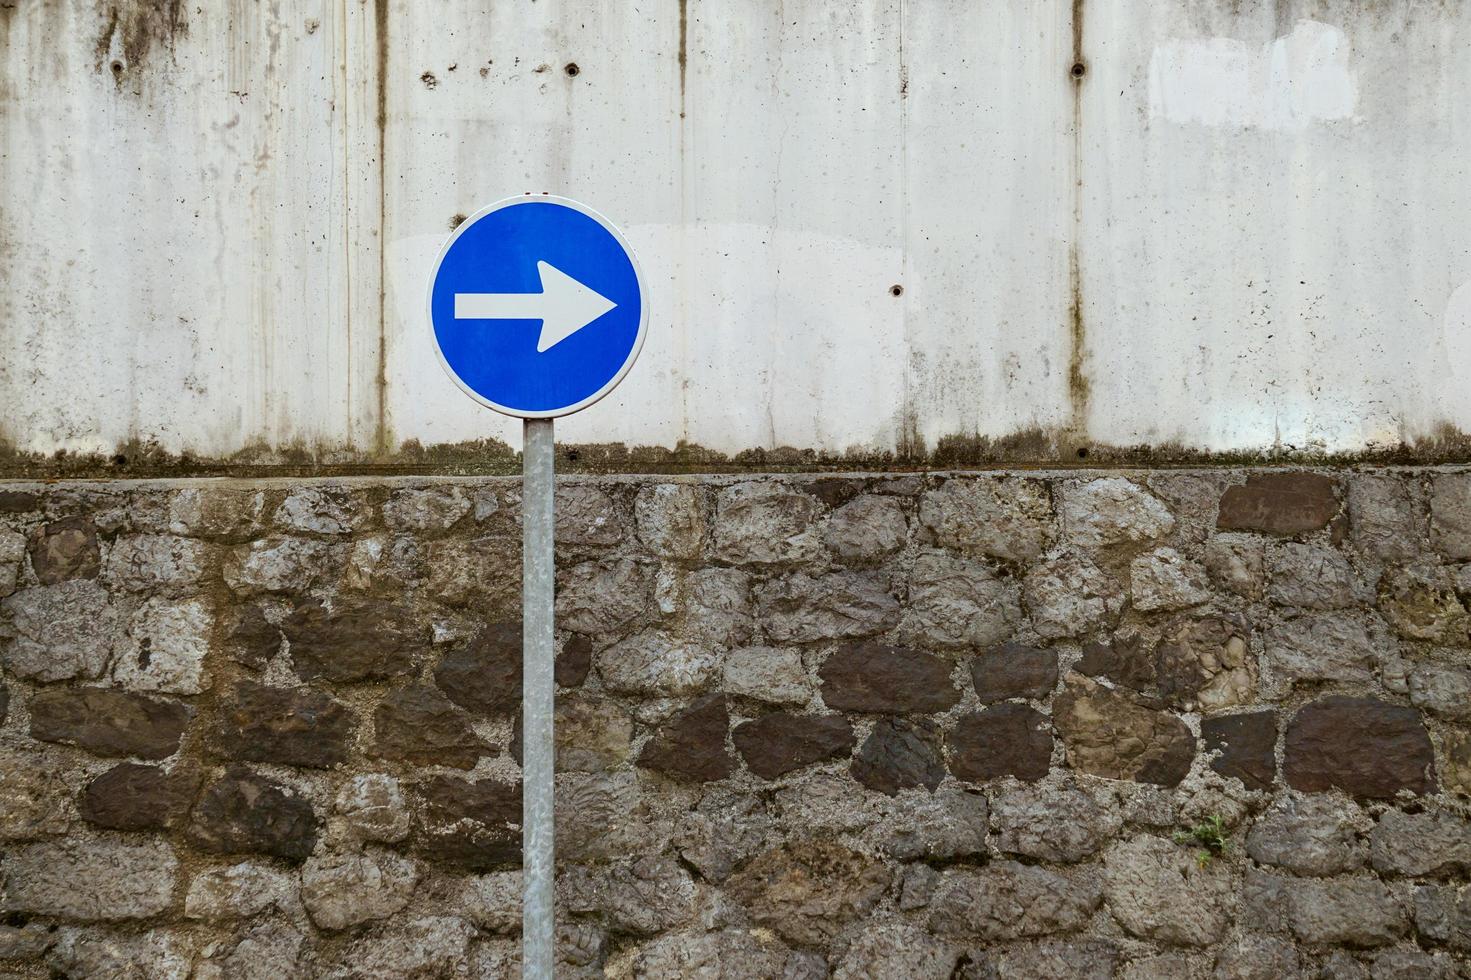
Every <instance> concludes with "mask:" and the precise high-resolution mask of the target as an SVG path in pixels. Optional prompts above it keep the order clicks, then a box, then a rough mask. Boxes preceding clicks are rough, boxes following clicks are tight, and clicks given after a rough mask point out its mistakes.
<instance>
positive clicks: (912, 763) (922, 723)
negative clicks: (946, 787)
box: [849, 718, 945, 796]
mask: <svg viewBox="0 0 1471 980" xmlns="http://www.w3.org/2000/svg"><path fill="white" fill-rule="evenodd" d="M849 771H850V772H851V773H852V774H853V778H854V779H856V780H858V781H859V782H860V783H862V784H863V785H864V786H867V787H868V788H869V789H872V790H877V791H878V792H880V793H883V794H885V795H887V796H893V795H894V794H896V793H898V792H899V791H900V790H901V789H917V788H919V787H921V786H922V787H924V788H925V789H927V790H930V791H932V792H933V791H934V789H935V787H936V786H939V785H940V781H941V780H942V779H944V778H945V764H944V762H943V761H942V760H941V758H940V736H939V731H938V729H937V728H936V726H935V724H934V723H933V722H932V721H929V720H926V719H920V720H910V719H906V718H881V719H879V720H878V721H876V722H874V726H873V731H871V732H870V733H869V736H868V738H866V739H864V741H863V745H862V747H861V748H859V750H858V753H857V755H855V756H854V757H853V764H852V765H851V766H850V767H849Z"/></svg>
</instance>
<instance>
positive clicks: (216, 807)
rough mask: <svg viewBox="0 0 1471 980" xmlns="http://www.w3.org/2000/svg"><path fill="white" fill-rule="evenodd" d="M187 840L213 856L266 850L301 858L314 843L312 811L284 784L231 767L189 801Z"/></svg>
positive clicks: (281, 855) (315, 831)
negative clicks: (189, 815) (190, 811)
mask: <svg viewBox="0 0 1471 980" xmlns="http://www.w3.org/2000/svg"><path fill="white" fill-rule="evenodd" d="M189 840H190V841H191V842H192V843H193V844H194V845H195V846H196V847H199V848H201V849H203V850H206V851H213V852H214V853H216V854H239V853H258V854H271V855H274V856H275V857H279V858H285V859H286V860H288V861H302V860H305V859H306V858H307V856H309V855H310V854H311V853H312V849H313V848H315V847H316V846H317V819H316V813H315V812H313V810H312V805H311V804H310V803H309V802H307V801H306V800H304V799H302V798H301V797H299V796H296V795H295V794H294V793H292V791H290V790H288V789H287V788H286V787H284V786H282V785H280V784H279V783H275V782H272V781H271V780H269V779H266V778H265V777H263V776H257V775H255V774H254V773H252V772H251V771H250V770H248V769H245V768H244V767H241V766H235V767H232V768H231V769H230V770H229V772H227V773H225V775H224V776H223V777H221V778H220V779H218V780H216V781H215V782H214V783H212V784H210V786H209V787H208V788H206V789H205V791H204V795H203V796H201V797H200V799H199V802H198V803H196V804H195V805H194V812H193V815H192V819H191V821H190V825H189Z"/></svg>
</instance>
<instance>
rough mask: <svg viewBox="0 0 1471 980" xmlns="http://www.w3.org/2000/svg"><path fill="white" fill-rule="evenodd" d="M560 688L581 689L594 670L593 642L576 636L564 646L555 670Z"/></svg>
mask: <svg viewBox="0 0 1471 980" xmlns="http://www.w3.org/2000/svg"><path fill="white" fill-rule="evenodd" d="M554 670H555V672H556V677H557V685H558V686H559V687H581V686H582V683H583V681H585V680H587V675H588V672H589V671H590V670H592V640H589V639H588V638H587V637H585V636H583V635H582V634H580V633H579V634H576V635H574V636H571V637H569V638H568V639H567V642H566V643H564V644H563V645H562V652H561V653H559V654H557V663H556V667H555V668H554Z"/></svg>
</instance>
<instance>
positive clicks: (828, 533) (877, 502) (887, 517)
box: [822, 496, 909, 564]
mask: <svg viewBox="0 0 1471 980" xmlns="http://www.w3.org/2000/svg"><path fill="white" fill-rule="evenodd" d="M908 538H909V524H908V522H907V521H906V520H905V518H904V508H902V507H901V506H899V502H898V501H897V500H895V499H894V498H893V497H878V496H865V497H858V498H856V499H854V500H852V501H850V502H848V503H846V504H844V505H843V506H841V507H839V508H838V509H837V510H835V511H833V514H832V516H831V517H830V518H828V522H827V526H826V527H824V528H823V531H822V543H823V544H825V545H827V550H828V551H830V552H832V553H833V556H834V557H836V558H837V559H839V560H840V561H845V562H853V563H856V564H868V563H871V562H877V561H882V560H884V559H885V558H888V557H890V556H891V555H893V554H895V553H897V552H898V551H899V550H900V549H902V548H903V547H904V543H905V542H906V541H907V540H908Z"/></svg>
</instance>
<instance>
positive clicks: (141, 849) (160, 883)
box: [0, 838, 179, 922]
mask: <svg viewBox="0 0 1471 980" xmlns="http://www.w3.org/2000/svg"><path fill="white" fill-rule="evenodd" d="M178 873H179V859H178V858H177V857H176V856H175V855H174V849H173V848H172V847H170V846H169V845H168V844H167V843H165V842H163V841H159V840H152V841H147V842H143V843H132V842H124V841H113V840H100V839H86V838H71V839H68V840H64V841H58V842H56V843H45V844H23V845H21V846H18V847H13V848H10V849H9V850H8V851H6V853H5V855H4V857H3V859H0V875H3V884H0V887H3V896H4V897H3V902H0V907H3V908H5V909H6V910H8V911H13V912H30V913H33V914H36V915H53V916H57V917H58V918H63V919H73V920H77V921H81V922H101V921H115V920H122V919H147V918H151V917H152V916H155V915H159V914H161V913H163V912H164V911H166V910H167V909H168V908H169V906H170V905H171V904H172V902H173V894H174V882H175V880H176V879H177V877H178Z"/></svg>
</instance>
